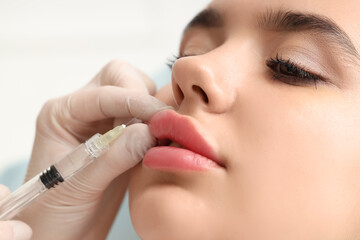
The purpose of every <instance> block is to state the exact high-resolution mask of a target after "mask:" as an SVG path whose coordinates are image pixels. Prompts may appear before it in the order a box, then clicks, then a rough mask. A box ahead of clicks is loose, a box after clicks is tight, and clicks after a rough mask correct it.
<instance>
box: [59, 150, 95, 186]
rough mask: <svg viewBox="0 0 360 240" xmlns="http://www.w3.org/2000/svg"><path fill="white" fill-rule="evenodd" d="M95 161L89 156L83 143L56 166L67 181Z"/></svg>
mask: <svg viewBox="0 0 360 240" xmlns="http://www.w3.org/2000/svg"><path fill="white" fill-rule="evenodd" d="M93 160H94V158H93V157H92V156H91V155H90V154H89V152H88V151H87V149H86V146H85V144H84V143H83V144H81V145H80V146H78V147H77V148H76V149H75V150H74V151H73V152H71V153H70V154H68V155H67V156H66V157H64V158H63V159H61V160H60V161H58V162H57V163H55V164H54V166H55V168H56V170H57V171H58V172H59V173H60V175H61V177H62V178H63V179H64V180H66V179H68V178H69V177H71V176H72V175H74V174H75V173H77V172H78V171H80V170H81V169H83V168H84V167H86V166H87V165H88V164H89V163H91V162H92V161H93Z"/></svg>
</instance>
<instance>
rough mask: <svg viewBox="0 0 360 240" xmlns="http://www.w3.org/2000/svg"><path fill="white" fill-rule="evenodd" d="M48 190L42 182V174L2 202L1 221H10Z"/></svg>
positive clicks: (0, 206) (0, 203)
mask: <svg viewBox="0 0 360 240" xmlns="http://www.w3.org/2000/svg"><path fill="white" fill-rule="evenodd" d="M46 190H47V188H46V187H45V186H44V184H43V183H42V182H41V180H40V174H38V175H36V176H35V177H33V178H32V179H30V180H29V181H27V182H26V183H25V184H24V185H22V186H21V188H19V189H17V190H16V191H15V192H13V193H11V194H9V195H8V196H6V197H5V198H4V199H2V200H1V201H0V220H9V219H11V218H13V217H14V216H15V215H16V214H18V213H19V212H20V211H21V210H22V209H24V208H25V207H26V206H27V205H28V204H29V203H30V202H32V200H34V199H35V198H36V197H37V196H38V195H40V194H41V193H42V192H44V191H46Z"/></svg>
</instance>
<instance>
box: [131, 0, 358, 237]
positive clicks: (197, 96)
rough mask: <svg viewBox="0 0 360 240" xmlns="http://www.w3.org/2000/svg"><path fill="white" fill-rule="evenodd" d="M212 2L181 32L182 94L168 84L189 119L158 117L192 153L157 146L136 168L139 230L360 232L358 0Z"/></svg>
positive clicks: (156, 125) (134, 206)
mask: <svg viewBox="0 0 360 240" xmlns="http://www.w3.org/2000/svg"><path fill="white" fill-rule="evenodd" d="M207 9H208V10H206V11H205V12H203V13H202V14H200V15H199V16H198V17H196V18H195V19H194V20H193V21H192V22H191V23H190V24H189V26H188V28H187V30H186V31H185V32H184V36H183V39H182V43H181V47H180V59H179V60H177V61H176V62H175V64H174V65H173V69H172V70H173V72H172V90H171V91H170V90H169V89H170V88H165V89H164V90H162V91H160V92H159V93H158V95H159V97H160V98H161V99H163V100H166V101H167V100H168V103H171V101H173V104H174V106H175V110H176V111H177V112H178V114H179V115H174V113H173V112H171V111H167V112H162V113H160V114H157V115H155V116H154V117H153V119H152V120H151V121H150V128H151V131H152V132H153V134H154V135H155V136H156V137H158V138H170V140H172V141H174V142H178V143H179V144H180V145H183V146H185V148H188V149H190V150H191V151H188V150H184V147H181V146H180V145H179V144H178V143H171V144H170V147H157V148H154V149H152V150H150V151H149V152H148V153H147V154H146V156H145V158H144V161H143V163H142V164H140V165H138V166H137V167H136V168H135V169H134V171H133V175H132V179H131V184H130V208H131V216H132V221H133V224H134V227H135V229H136V231H137V232H138V234H139V235H140V237H141V238H142V239H172V240H173V239H247V240H249V239H262V240H264V239H302V240H303V239H307V240H308V239H316V240H318V239H334V240H335V239H339V240H343V239H355V238H356V237H357V236H359V235H360V227H359V226H360V65H359V55H358V53H357V51H356V49H357V48H358V46H359V45H358V43H359V41H360V25H359V22H360V17H359V13H360V4H359V2H358V0H347V1H345V2H344V1H338V0H316V1H314V0H291V1H289V0H272V1H264V0H216V1H214V2H213V3H212V4H211V5H210V6H209V8H207ZM184 115H186V117H185V118H184ZM179 116H181V117H179ZM184 122H185V123H184ZM164 129H165V130H164ZM194 129H196V130H194ZM175 135H176V136H175ZM199 136H200V137H199ZM202 138H203V139H205V142H206V143H204V142H202V140H201V139H202ZM205 145H206V147H204V146H205ZM180 148H182V149H180ZM194 152H195V153H194ZM197 154H199V155H197ZM201 155H202V156H201ZM169 156H172V157H169ZM194 156H195V157H194ZM208 158H209V159H211V160H208Z"/></svg>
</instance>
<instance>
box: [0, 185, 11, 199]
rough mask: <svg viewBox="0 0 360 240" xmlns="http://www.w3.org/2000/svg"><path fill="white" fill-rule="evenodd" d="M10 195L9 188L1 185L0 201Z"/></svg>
mask: <svg viewBox="0 0 360 240" xmlns="http://www.w3.org/2000/svg"><path fill="white" fill-rule="evenodd" d="M9 194H10V190H9V188H8V187H6V186H4V185H1V184H0V201H1V199H3V198H4V197H6V196H7V195H9Z"/></svg>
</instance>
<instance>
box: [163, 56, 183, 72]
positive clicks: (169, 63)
mask: <svg viewBox="0 0 360 240" xmlns="http://www.w3.org/2000/svg"><path fill="white" fill-rule="evenodd" d="M179 58H180V56H179V55H175V54H173V55H172V56H171V57H169V58H167V59H166V65H167V66H168V67H169V68H170V70H172V68H173V65H174V63H175V62H176V60H178V59H179Z"/></svg>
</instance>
